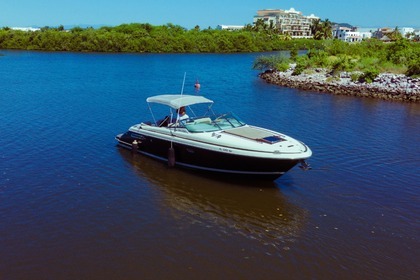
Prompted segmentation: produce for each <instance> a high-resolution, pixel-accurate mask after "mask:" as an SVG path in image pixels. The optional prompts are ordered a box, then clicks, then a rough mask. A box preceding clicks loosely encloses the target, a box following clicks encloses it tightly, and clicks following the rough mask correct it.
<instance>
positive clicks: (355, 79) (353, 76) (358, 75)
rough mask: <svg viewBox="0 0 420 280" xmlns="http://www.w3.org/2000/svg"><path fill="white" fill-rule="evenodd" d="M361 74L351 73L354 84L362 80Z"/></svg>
mask: <svg viewBox="0 0 420 280" xmlns="http://www.w3.org/2000/svg"><path fill="white" fill-rule="evenodd" d="M360 76H361V74H360V73H351V75H350V79H351V81H352V82H356V81H358V80H359V79H360Z"/></svg>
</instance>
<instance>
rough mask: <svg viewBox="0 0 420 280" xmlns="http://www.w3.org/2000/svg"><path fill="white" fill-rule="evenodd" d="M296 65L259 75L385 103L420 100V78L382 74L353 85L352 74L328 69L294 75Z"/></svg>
mask: <svg viewBox="0 0 420 280" xmlns="http://www.w3.org/2000/svg"><path fill="white" fill-rule="evenodd" d="M295 66H296V65H291V66H290V68H289V69H288V70H287V71H286V72H278V71H266V72H264V73H261V74H260V75H259V76H260V77H261V78H262V79H264V80H265V81H266V82H268V83H272V84H276V85H280V86H285V87H291V88H298V89H302V90H312V91H318V92H327V93H333V94H341V95H353V96H361V97H370V98H380V99H385V100H397V101H408V102H419V101H420V79H418V78H417V79H412V78H410V77H406V76H405V75H396V74H390V73H381V74H380V75H379V76H378V77H377V78H376V79H375V80H374V81H373V83H371V84H368V83H360V82H358V81H355V82H353V81H352V80H351V76H352V74H359V75H360V72H354V73H348V72H342V73H340V75H339V76H338V77H335V76H332V75H330V74H329V73H327V71H326V70H325V69H322V68H316V69H314V70H315V71H314V73H313V74H306V73H304V74H301V75H296V76H293V75H292V72H293V69H294V67H295Z"/></svg>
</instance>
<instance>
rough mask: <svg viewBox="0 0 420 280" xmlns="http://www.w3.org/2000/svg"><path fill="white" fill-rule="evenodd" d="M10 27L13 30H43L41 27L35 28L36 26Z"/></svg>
mask: <svg viewBox="0 0 420 280" xmlns="http://www.w3.org/2000/svg"><path fill="white" fill-rule="evenodd" d="M10 29H12V30H20V31H25V32H28V31H39V30H41V29H40V28H35V27H11V28H10Z"/></svg>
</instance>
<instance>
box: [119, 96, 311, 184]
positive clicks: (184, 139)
mask: <svg viewBox="0 0 420 280" xmlns="http://www.w3.org/2000/svg"><path fill="white" fill-rule="evenodd" d="M146 102H147V104H148V107H149V110H150V112H151V114H152V120H151V121H145V122H141V123H139V124H135V125H133V126H131V127H130V128H129V129H128V131H127V132H125V133H123V134H119V135H117V136H116V140H117V141H118V145H120V146H122V147H124V148H127V149H130V150H132V151H133V152H135V153H140V154H143V155H146V156H150V157H152V158H155V159H158V160H161V161H165V162H167V163H168V165H169V166H175V167H185V168H189V169H193V170H197V171H205V172H209V173H214V174H222V175H228V176H232V175H239V176H240V177H242V178H247V179H248V178H254V179H269V180H275V179H277V178H278V177H280V176H281V175H283V174H284V173H286V172H287V171H288V170H290V169H291V168H293V167H294V166H295V165H297V164H298V163H303V165H304V166H307V164H306V162H305V160H306V159H308V158H309V157H310V156H311V155H312V151H311V150H310V148H309V147H308V146H307V145H305V144H304V143H302V142H300V141H298V140H295V139H293V138H292V137H290V136H287V135H285V134H283V133H280V132H276V131H272V130H269V129H266V128H262V127H258V126H252V125H248V124H246V123H245V122H243V121H242V120H241V119H240V118H239V117H238V116H236V115H235V114H234V113H223V114H216V113H215V112H214V111H213V108H212V107H213V103H214V102H213V101H212V100H210V99H208V98H206V97H204V96H201V95H186V94H163V95H157V96H151V97H148V98H147V99H146ZM156 104H158V105H159V106H161V105H163V106H164V107H165V108H166V109H169V110H168V111H165V112H168V114H167V115H166V116H165V117H164V118H155V114H154V110H153V109H152V107H153V106H157V105H156ZM196 107H201V108H202V111H203V112H200V113H199V114H198V115H196V113H195V112H196V111H197V110H196V109H195V108H196ZM183 109H186V113H187V114H186V116H187V117H185V115H184V116H181V115H180V114H177V112H180V111H181V110H183Z"/></svg>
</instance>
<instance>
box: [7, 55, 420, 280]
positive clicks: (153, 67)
mask: <svg viewBox="0 0 420 280" xmlns="http://www.w3.org/2000/svg"><path fill="white" fill-rule="evenodd" d="M1 53H3V54H4V56H0V120H1V124H0V127H1V137H0V160H1V161H0V202H1V203H0V249H1V250H0V278H1V279H159V278H165V279H279V278H282V277H283V276H284V277H286V278H288V279H313V278H315V279H332V278H334V279H397V278H398V279H418V277H419V273H420V267H419V263H420V255H419V252H420V246H419V245H420V244H419V240H418V237H419V229H420V227H419V216H420V209H419V208H420V207H419V205H420V204H419V186H420V183H419V182H420V176H419V171H420V170H419V166H420V164H419V163H420V162H419V155H420V145H419V143H420V133H419V132H420V105H418V104H405V103H393V102H385V101H380V100H370V99H360V98H354V97H340V96H333V95H328V94H320V93H310V92H301V91H298V90H293V89H287V88H281V87H276V86H273V85H269V84H266V83H264V82H263V81H261V80H259V79H258V77H257V74H258V72H256V71H254V70H252V69H251V66H252V63H253V61H254V59H255V57H256V56H257V55H258V54H230V55H216V54H204V55H196V54H194V55H188V54H182V55H177V54H75V53H39V52H13V51H1ZM185 72H186V73H187V78H186V85H185V93H194V88H193V85H194V82H195V80H196V79H197V78H198V79H199V81H200V83H201V91H200V94H203V95H205V96H207V97H209V98H210V99H213V100H214V101H215V102H216V104H215V108H217V110H218V111H233V112H235V113H236V114H238V115H239V116H240V117H241V118H242V119H243V120H244V121H246V122H248V123H252V124H255V125H261V126H264V127H268V128H271V129H273V130H278V131H281V132H284V133H286V134H288V135H290V136H293V137H295V138H297V139H299V140H302V141H304V142H305V143H306V144H308V145H309V146H310V147H311V149H312V150H313V152H314V155H313V157H312V158H311V159H310V160H309V163H310V164H311V166H312V170H310V171H302V170H301V169H299V168H297V167H296V168H294V169H292V170H291V171H289V172H288V173H287V174H286V175H284V176H283V177H281V178H279V179H278V180H276V181H274V182H269V183H249V184H244V183H235V182H231V181H220V180H216V179H213V178H209V177H203V176H199V175H196V174H194V173H190V172H186V171H183V170H178V169H171V168H168V167H167V166H165V165H164V164H162V163H160V162H156V161H154V160H152V159H148V158H145V157H143V156H141V155H135V156H133V155H131V153H130V152H128V151H126V150H122V149H120V148H118V147H116V141H115V140H114V136H115V135H116V134H118V133H122V132H124V131H125V130H126V129H127V128H128V127H129V126H130V125H132V124H134V123H138V122H139V121H141V120H148V119H149V118H150V115H149V112H148V110H147V106H146V103H145V99H146V97H148V96H150V95H155V94H161V93H179V92H180V91H181V87H182V79H183V76H184V73H185Z"/></svg>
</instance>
